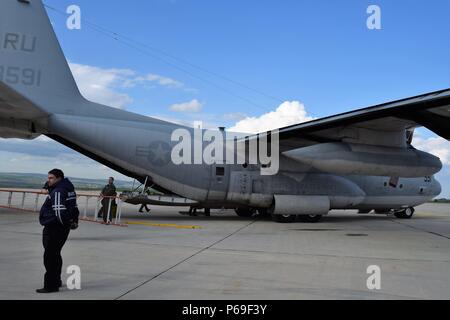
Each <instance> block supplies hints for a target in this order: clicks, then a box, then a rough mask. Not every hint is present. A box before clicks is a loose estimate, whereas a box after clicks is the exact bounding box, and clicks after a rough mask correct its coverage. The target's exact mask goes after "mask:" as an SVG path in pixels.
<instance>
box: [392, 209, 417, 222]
mask: <svg viewBox="0 0 450 320" xmlns="http://www.w3.org/2000/svg"><path fill="white" fill-rule="evenodd" d="M414 212H415V209H414V208H407V209H405V210H402V211H398V212H395V213H394V216H395V217H396V218H398V219H411V218H412V217H413V215H414Z"/></svg>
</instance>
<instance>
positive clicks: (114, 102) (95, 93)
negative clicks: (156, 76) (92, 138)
mask: <svg viewBox="0 0 450 320" xmlns="http://www.w3.org/2000/svg"><path fill="white" fill-rule="evenodd" d="M70 69H71V70H72V73H73V76H74V78H75V81H76V82H77V85H78V87H79V89H80V91H81V93H82V94H83V96H84V97H85V98H86V99H88V100H91V101H93V102H97V103H101V104H105V105H107V106H111V107H114V108H119V109H125V108H126V107H128V106H129V105H130V104H132V103H133V99H132V98H131V97H130V96H129V95H127V94H125V93H120V92H117V88H119V87H124V85H125V83H126V82H127V79H128V78H129V77H132V76H133V75H134V72H133V71H131V70H128V69H102V68H97V67H92V66H88V65H81V64H76V63H70Z"/></svg>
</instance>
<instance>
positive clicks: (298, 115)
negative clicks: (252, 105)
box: [228, 101, 314, 133]
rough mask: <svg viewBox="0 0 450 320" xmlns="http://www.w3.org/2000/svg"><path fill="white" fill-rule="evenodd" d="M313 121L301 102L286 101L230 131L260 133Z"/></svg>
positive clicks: (239, 123)
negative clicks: (273, 109)
mask: <svg viewBox="0 0 450 320" xmlns="http://www.w3.org/2000/svg"><path fill="white" fill-rule="evenodd" d="M311 120H314V118H312V117H310V116H308V114H307V112H306V110H305V106H304V105H303V104H302V103H300V102H299V101H286V102H284V103H282V104H281V105H280V106H279V107H278V108H277V109H276V110H275V111H272V112H269V113H266V114H263V115H262V116H260V117H247V118H245V119H243V120H241V121H239V122H237V123H236V125H235V126H234V127H232V128H230V129H228V130H229V131H233V132H245V133H260V132H264V131H269V130H273V129H278V128H282V127H286V126H289V125H293V124H297V123H301V122H306V121H311Z"/></svg>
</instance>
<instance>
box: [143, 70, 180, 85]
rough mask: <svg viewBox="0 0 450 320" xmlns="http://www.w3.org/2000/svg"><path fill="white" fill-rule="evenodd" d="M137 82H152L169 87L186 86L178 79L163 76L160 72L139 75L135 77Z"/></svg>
mask: <svg viewBox="0 0 450 320" xmlns="http://www.w3.org/2000/svg"><path fill="white" fill-rule="evenodd" d="M135 82H137V83H145V82H152V83H156V84H158V85H160V86H163V87H168V88H182V87H183V86H184V85H183V83H181V82H179V81H176V80H174V79H172V78H168V77H163V76H160V75H158V74H151V73H150V74H148V75H146V76H141V77H137V78H136V79H135Z"/></svg>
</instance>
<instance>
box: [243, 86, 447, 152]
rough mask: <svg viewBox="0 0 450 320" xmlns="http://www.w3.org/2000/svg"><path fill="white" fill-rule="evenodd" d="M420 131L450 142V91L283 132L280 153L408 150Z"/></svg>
mask: <svg viewBox="0 0 450 320" xmlns="http://www.w3.org/2000/svg"><path fill="white" fill-rule="evenodd" d="M417 127H426V128H428V129H429V130H431V131H433V132H434V133H436V134H437V135H439V136H441V137H443V138H445V139H447V140H450V89H445V90H441V91H436V92H431V93H427V94H423V95H420V96H416V97H411V98H407V99H402V100H398V101H393V102H388V103H384V104H380V105H376V106H373V107H368V108H364V109H360V110H356V111H351V112H346V113H343V114H339V115H335V116H331V117H326V118H322V119H318V120H314V121H310V122H306V123H301V124H297V125H292V126H289V127H285V128H281V129H279V139H280V151H281V152H284V151H288V150H292V149H297V148H301V147H306V146H311V145H314V144H318V143H325V142H349V143H359V144H369V145H380V146H387V147H405V146H406V140H407V137H406V136H405V135H407V134H408V132H412V131H413V130H414V128H417ZM260 135H261V134H260ZM250 139H251V138H250Z"/></svg>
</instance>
